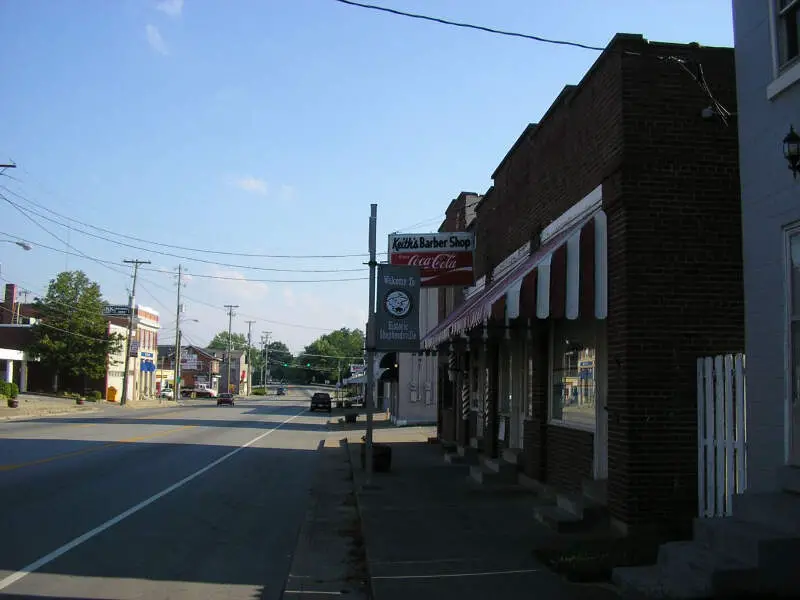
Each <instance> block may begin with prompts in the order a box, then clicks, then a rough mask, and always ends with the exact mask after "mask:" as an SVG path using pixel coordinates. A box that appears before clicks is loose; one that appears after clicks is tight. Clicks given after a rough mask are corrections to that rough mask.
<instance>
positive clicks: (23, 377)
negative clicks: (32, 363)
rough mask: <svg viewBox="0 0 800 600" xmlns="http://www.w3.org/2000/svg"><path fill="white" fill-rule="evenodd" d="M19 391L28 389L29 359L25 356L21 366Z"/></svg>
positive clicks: (23, 391)
mask: <svg viewBox="0 0 800 600" xmlns="http://www.w3.org/2000/svg"><path fill="white" fill-rule="evenodd" d="M19 391H20V392H22V393H25V392H27V391H28V359H27V358H23V359H22V364H21V365H20V367H19Z"/></svg>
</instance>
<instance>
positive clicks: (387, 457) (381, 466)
mask: <svg viewBox="0 0 800 600" xmlns="http://www.w3.org/2000/svg"><path fill="white" fill-rule="evenodd" d="M366 466H367V445H366V444H361V468H362V469H365V468H366ZM391 469H392V447H391V446H389V445H387V444H376V443H374V442H373V444H372V470H373V471H375V472H376V473H388V472H389V471H390V470H391Z"/></svg>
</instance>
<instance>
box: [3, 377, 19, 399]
mask: <svg viewBox="0 0 800 600" xmlns="http://www.w3.org/2000/svg"><path fill="white" fill-rule="evenodd" d="M0 395H1V396H5V397H6V398H12V399H13V398H16V397H17V396H18V395H19V386H18V385H17V384H16V383H14V382H10V383H9V382H8V381H0Z"/></svg>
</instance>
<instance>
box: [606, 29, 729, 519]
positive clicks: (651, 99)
mask: <svg viewBox="0 0 800 600" xmlns="http://www.w3.org/2000/svg"><path fill="white" fill-rule="evenodd" d="M641 50H642V51H643V52H645V53H646V54H648V53H649V54H660V55H666V54H673V53H675V52H676V51H679V50H681V49H680V48H676V47H674V46H670V45H651V46H650V48H642V49H641ZM683 50H684V51H685V48H684V49H683ZM693 53H694V56H695V57H696V58H697V59H699V60H700V62H701V63H702V66H703V70H704V72H705V75H706V79H707V81H708V82H709V85H710V86H711V88H712V90H713V92H714V94H715V96H716V97H717V99H718V100H719V101H720V102H721V103H722V104H723V105H725V106H726V107H727V108H728V109H729V110H730V111H731V112H735V111H736V95H735V76H734V56H733V51H732V50H731V49H713V48H705V49H701V48H696V49H694V50H693ZM688 66H689V68H692V65H691V64H690V65H688ZM622 82H623V110H624V121H623V131H624V149H625V161H624V163H623V166H622V169H621V170H620V171H618V172H617V173H616V174H615V175H614V176H613V177H612V178H610V179H608V180H606V182H605V186H604V192H605V191H606V190H608V193H604V203H605V207H606V212H607V214H608V222H609V244H608V249H609V316H608V344H609V347H608V348H609V374H608V411H609V436H610V440H609V466H610V478H609V501H610V507H611V510H612V512H613V514H614V516H616V517H617V518H619V519H621V520H622V521H623V522H626V523H627V524H628V525H629V526H633V527H636V526H640V525H641V526H643V527H652V526H654V525H659V526H661V527H664V528H666V529H668V530H669V529H676V530H677V529H680V530H681V531H684V532H685V531H688V528H687V527H688V525H689V524H690V521H691V518H692V517H693V516H694V514H695V512H696V503H697V485H696V482H697V475H696V473H697V441H696V435H697V433H696V426H697V423H696V406H697V404H696V402H697V399H696V391H695V361H696V359H697V358H698V357H699V356H705V355H711V354H717V353H722V352H727V351H736V350H742V349H743V347H744V325H743V323H744V317H743V289H742V256H741V243H742V242H741V217H740V204H739V202H740V200H739V177H738V154H737V152H738V149H737V144H738V140H737V131H736V122H735V120H733V122H732V123H731V124H730V125H729V126H727V127H726V126H724V125H722V124H721V123H720V122H719V121H717V120H710V121H709V120H704V119H702V118H701V117H700V111H701V110H702V109H703V108H704V107H706V106H708V105H709V100H708V98H707V97H706V96H705V95H704V93H703V92H702V91H701V89H700V87H699V86H698V85H697V84H696V83H695V82H694V81H693V80H692V79H691V77H690V76H689V75H688V74H687V73H686V72H685V71H684V70H683V69H681V67H680V66H679V65H678V64H676V63H674V62H671V61H659V60H657V59H655V58H652V57H650V56H626V57H625V58H624V60H623V76H622Z"/></svg>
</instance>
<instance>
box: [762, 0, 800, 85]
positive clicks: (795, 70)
mask: <svg viewBox="0 0 800 600" xmlns="http://www.w3.org/2000/svg"><path fill="white" fill-rule="evenodd" d="M775 2H776V0H769V1H768V3H767V4H768V5H769V37H770V46H771V50H772V81H771V82H770V83H769V84H768V85H767V100H772V99H774V98H775V97H776V96H778V95H779V94H780V93H781V92H783V91H784V90H786V89H788V88H790V87H791V86H792V85H794V84H795V83H797V82H798V81H800V59H798V58H797V57H795V58H794V59H793V60H794V64H788V65H786V66H785V67H782V65H781V64H780V56H779V51H778V44H779V40H778V28H777V25H778V19H779V18H780V15H779V14H778V11H777V7H776V5H775ZM781 70H783V72H781Z"/></svg>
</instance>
